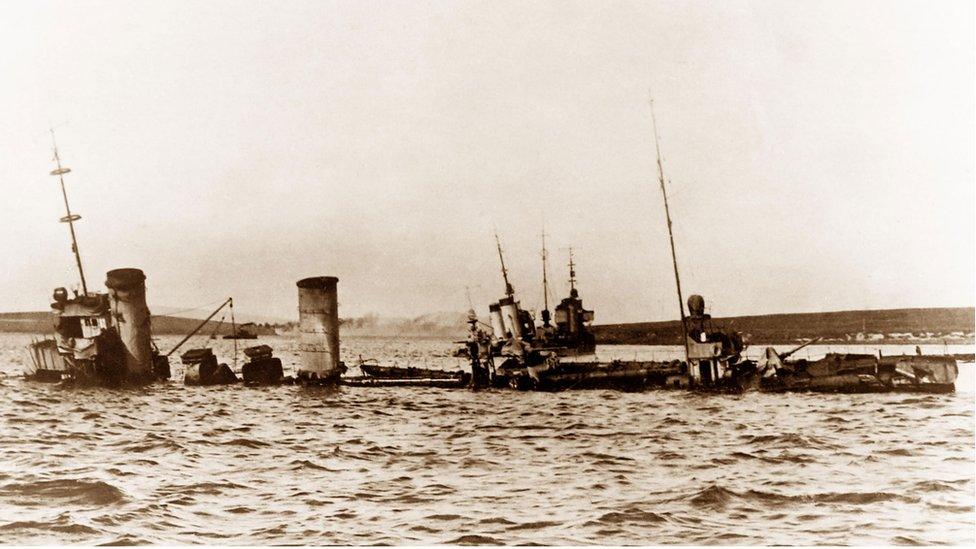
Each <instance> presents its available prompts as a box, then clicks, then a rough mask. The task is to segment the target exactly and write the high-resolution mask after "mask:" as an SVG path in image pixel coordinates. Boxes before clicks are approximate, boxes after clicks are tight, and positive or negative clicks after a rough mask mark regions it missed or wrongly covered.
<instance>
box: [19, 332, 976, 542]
mask: <svg viewBox="0 0 976 549" xmlns="http://www.w3.org/2000/svg"><path fill="white" fill-rule="evenodd" d="M30 339H31V336H28V335H13V334H2V335H0V372H2V374H0V543H4V544H11V543H30V544H33V543H42V542H54V543H58V542H60V543H86V544H98V543H109V542H116V543H140V542H148V543H179V544H183V543H216V544H256V543H262V544H282V543H307V544H379V543H386V544H437V543H504V544H520V543H543V544H587V543H601V544H667V543H680V544H712V543H715V544H758V543H762V544H868V543H880V544H888V543H894V544H899V543H925V544H962V543H973V542H974V541H976V540H974V521H976V515H974V488H976V486H974V442H976V441H974V391H973V372H972V370H973V365H972V364H963V365H960V379H959V383H958V385H957V386H958V391H957V392H956V393H955V394H951V395H912V394H869V395H823V394H762V393H749V394H745V395H740V396H719V395H703V394H695V393H691V392H686V391H668V390H654V391H647V392H641V393H623V392H615V391H602V390H601V391H566V392H560V393H533V392H526V393H519V392H514V391H508V390H485V391H478V392H472V391H469V390H437V389H428V388H410V387H399V388H352V387H345V388H338V389H307V388H301V387H297V386H280V387H263V388H247V387H243V386H239V385H238V386H226V387H209V388H208V387H184V386H183V384H182V370H181V367H180V366H179V364H178V362H179V360H178V358H177V356H178V353H177V354H176V355H174V356H173V358H174V361H173V362H174V367H173V370H174V379H173V380H172V381H170V382H168V383H159V384H156V385H153V386H150V387H147V388H143V389H128V390H109V389H93V388H89V389H79V388H74V389H70V388H64V387H61V386H58V385H51V384H41V383H31V382H26V381H23V380H22V379H21V378H20V377H18V376H19V375H20V373H21V372H22V370H23V369H24V367H25V366H26V363H27V361H28V360H29V359H28V357H27V354H26V352H25V350H24V347H25V346H26V344H27V343H29V342H30ZM177 340H178V338H175V337H164V338H162V339H161V340H160V341H159V345H160V347H161V348H163V350H168V349H169V346H170V345H172V344H175V343H176V341H177ZM255 343H267V344H269V345H271V346H272V347H274V348H275V353H276V355H277V356H279V357H281V358H282V359H283V362H284V363H285V369H286V373H287V372H288V371H289V370H290V369H291V368H292V367H293V366H294V365H295V364H296V363H297V355H296V353H295V350H296V343H297V342H296V340H294V339H292V338H287V337H271V338H262V339H260V340H258V341H257V342H253V341H251V342H248V341H238V342H237V344H238V345H239V348H238V357H237V358H238V361H237V368H238V369H239V367H240V365H241V361H242V360H243V355H242V354H241V353H240V352H239V351H240V348H242V347H243V345H245V344H255ZM191 345H195V346H202V345H214V346H215V347H216V349H217V353H218V355H219V356H220V357H221V359H222V361H224V362H228V363H229V364H231V365H233V364H234V349H233V345H234V342H232V341H225V340H206V339H201V338H196V339H195V340H193V341H192V342H191ZM342 345H343V349H342V354H343V359H344V360H346V361H347V362H348V363H350V364H353V363H355V362H356V361H357V360H358V359H359V357H360V356H362V358H363V359H369V358H375V359H378V360H380V361H381V362H383V363H393V362H397V363H399V364H400V365H412V366H424V365H426V366H428V367H438V368H455V367H462V366H463V364H464V363H463V362H460V361H457V359H454V358H451V357H450V353H451V351H452V350H453V345H452V344H451V342H450V341H444V340H422V339H383V338H346V339H344V340H343V342H342ZM938 347H939V349H940V350H941V349H942V347H941V346H938ZM784 348H788V346H787V347H784ZM972 348H973V347H972V346H963V347H961V348H959V347H954V348H946V349H945V350H948V352H972ZM877 349H878V347H877V346H874V347H870V348H867V347H865V348H843V349H842V348H840V347H837V348H828V347H827V346H816V347H813V348H810V349H806V350H804V351H803V354H802V355H801V356H803V357H807V356H814V355H816V354H817V353H818V352H819V353H821V354H822V353H823V352H827V351H828V350H829V351H834V352H859V351H863V352H872V353H873V352H876V351H877ZM881 349H882V352H883V353H884V354H898V353H901V352H909V353H912V352H914V346H907V347H882V348H881ZM924 350H925V351H926V352H936V350H935V349H934V348H925V349H924ZM752 351H755V352H757V353H758V352H761V349H758V348H757V349H750V352H752ZM678 352H680V351H679V350H678V349H677V348H652V347H633V346H626V347H623V346H622V347H600V348H599V349H598V355H600V356H601V358H607V357H611V358H612V357H619V358H624V359H632V358H634V357H635V356H636V357H637V358H641V359H650V358H657V359H663V358H665V357H668V356H677V355H676V354H675V353H678ZM939 352H941V351H939ZM668 353H670V355H669V354H668ZM810 353H813V355H811V354H810Z"/></svg>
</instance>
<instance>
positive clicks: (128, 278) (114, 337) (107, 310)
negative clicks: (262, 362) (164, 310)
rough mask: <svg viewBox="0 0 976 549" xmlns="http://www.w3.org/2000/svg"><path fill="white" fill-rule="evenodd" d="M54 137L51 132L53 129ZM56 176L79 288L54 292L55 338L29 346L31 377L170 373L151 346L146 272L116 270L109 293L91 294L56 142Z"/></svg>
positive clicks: (100, 379) (125, 377)
mask: <svg viewBox="0 0 976 549" xmlns="http://www.w3.org/2000/svg"><path fill="white" fill-rule="evenodd" d="M52 137H53V132H52ZM54 160H55V163H56V166H57V167H56V168H55V169H54V170H53V171H52V172H51V175H53V176H57V177H58V180H59V183H60V185H61V195H62V197H63V199H64V208H65V216H64V217H62V218H61V222H62V223H67V224H68V228H69V232H70V235H71V251H72V253H73V254H74V257H75V263H76V265H77V267H78V276H79V279H80V282H81V284H80V288H79V289H78V290H74V291H73V292H72V293H73V295H69V292H68V289H66V288H63V287H62V288H57V289H55V290H54V294H53V301H52V303H51V309H52V311H53V313H54V337H53V339H45V340H42V341H37V342H34V343H32V344H31V345H30V347H29V351H30V357H31V362H32V366H33V369H32V370H31V371H29V372H28V373H27V375H28V377H29V378H32V379H37V380H41V381H59V380H61V379H71V380H75V381H80V382H85V383H93V384H99V385H121V384H131V383H146V382H149V381H152V380H153V379H156V378H157V377H168V376H169V363H168V360H167V359H166V357H161V356H159V353H158V351H157V350H156V349H155V348H154V347H153V343H152V328H151V326H150V320H149V309H148V308H147V306H146V276H145V274H143V272H142V271H141V270H139V269H131V268H129V269H115V270H112V271H109V272H108V273H107V275H106V280H105V286H106V288H107V289H108V291H107V292H91V291H89V289H88V282H87V280H86V278H85V271H84V267H83V265H82V261H81V252H80V250H79V249H78V238H77V235H76V233H75V226H74V223H75V222H76V221H79V220H80V219H81V216H80V215H77V214H74V213H72V212H71V207H70V206H69V204H68V193H67V190H66V188H65V184H64V176H65V175H66V174H68V173H70V172H71V169H70V168H67V167H64V166H62V165H61V158H60V155H59V154H58V149H57V144H56V143H55V145H54Z"/></svg>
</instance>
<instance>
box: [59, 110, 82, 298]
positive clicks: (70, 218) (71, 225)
mask: <svg viewBox="0 0 976 549" xmlns="http://www.w3.org/2000/svg"><path fill="white" fill-rule="evenodd" d="M51 143H53V144H54V162H55V164H57V169H55V170H53V171H52V172H51V175H56V176H57V177H58V180H59V181H60V182H61V196H62V197H63V198H64V213H65V216H64V217H62V218H61V223H67V224H68V230H69V231H70V232H71V251H72V252H73V253H74V254H75V263H77V264H78V276H80V277H81V293H82V295H88V284H87V283H86V282H85V269H84V268H83V267H82V266H81V252H79V251H78V238H77V237H76V236H75V221H78V220H80V219H81V216H80V215H78V214H73V213H71V206H69V205H68V191H67V190H65V187H64V176H65V174H68V173H71V168H65V167H62V166H61V156H60V155H59V154H58V142H57V140H56V139H55V138H54V128H51Z"/></svg>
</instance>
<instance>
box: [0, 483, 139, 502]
mask: <svg viewBox="0 0 976 549" xmlns="http://www.w3.org/2000/svg"><path fill="white" fill-rule="evenodd" d="M0 497H13V498H30V501H31V502H32V503H41V504H42V505H43V504H54V505H64V504H80V505H108V504H112V503H117V502H120V501H123V500H124V499H125V494H124V493H123V492H122V490H120V489H118V488H116V487H115V486H112V485H111V484H108V483H107V482H102V481H100V480H95V481H89V480H78V479H62V480H39V481H34V482H27V483H11V484H7V485H5V486H2V487H0Z"/></svg>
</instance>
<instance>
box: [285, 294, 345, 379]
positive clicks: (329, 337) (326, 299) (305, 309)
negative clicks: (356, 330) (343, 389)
mask: <svg viewBox="0 0 976 549" xmlns="http://www.w3.org/2000/svg"><path fill="white" fill-rule="evenodd" d="M338 282H339V279H338V278H336V277H334V276H313V277H311V278H304V279H302V280H299V281H298V323H299V331H300V334H301V338H300V340H299V344H298V351H299V354H300V355H301V360H302V363H301V366H300V367H299V369H298V373H297V376H296V377H298V378H299V379H306V380H337V379H338V377H339V375H340V374H341V373H342V371H341V368H340V364H339V301H338V298H337V296H338V292H337V290H336V284H337V283H338Z"/></svg>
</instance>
